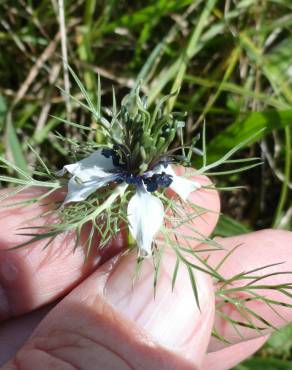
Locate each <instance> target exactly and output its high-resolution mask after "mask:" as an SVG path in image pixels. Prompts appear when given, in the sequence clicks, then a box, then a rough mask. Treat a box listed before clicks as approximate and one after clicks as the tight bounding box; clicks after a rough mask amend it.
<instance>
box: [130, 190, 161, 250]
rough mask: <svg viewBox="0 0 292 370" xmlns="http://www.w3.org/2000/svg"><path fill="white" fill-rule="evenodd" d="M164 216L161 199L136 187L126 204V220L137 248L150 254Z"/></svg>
mask: <svg viewBox="0 0 292 370" xmlns="http://www.w3.org/2000/svg"><path fill="white" fill-rule="evenodd" d="M163 218H164V207H163V204H162V202H161V200H160V199H159V198H157V197H155V196H153V195H151V194H149V193H148V192H147V191H146V190H145V189H142V188H140V189H137V192H136V194H135V195H133V197H132V198H131V200H130V202H129V204H128V220H129V224H130V232H131V234H132V236H133V237H134V238H135V240H136V242H137V245H138V248H139V249H140V250H141V251H143V252H144V253H146V254H151V247H152V242H153V238H154V236H155V234H156V233H157V231H158V230H159V229H160V227H161V225H162V223H163Z"/></svg>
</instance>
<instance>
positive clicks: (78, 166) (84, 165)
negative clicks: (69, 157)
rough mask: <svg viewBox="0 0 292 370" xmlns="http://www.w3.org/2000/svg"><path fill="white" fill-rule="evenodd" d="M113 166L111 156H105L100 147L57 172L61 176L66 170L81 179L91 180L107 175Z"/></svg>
mask: <svg viewBox="0 0 292 370" xmlns="http://www.w3.org/2000/svg"><path fill="white" fill-rule="evenodd" d="M114 168H115V167H114V164H113V161H112V158H111V157H109V158H106V157H105V156H104V155H103V154H102V149H98V150H96V151H95V152H93V153H92V154H91V155H90V156H88V157H87V158H84V159H82V160H81V161H78V162H76V163H73V164H67V165H66V166H64V167H63V170H61V171H59V173H58V174H59V175H61V176H62V175H64V173H65V171H68V172H70V173H71V174H72V175H74V176H77V177H78V178H79V179H81V180H82V181H91V180H93V179H96V178H101V177H106V176H109V173H110V171H112V170H113V169H114Z"/></svg>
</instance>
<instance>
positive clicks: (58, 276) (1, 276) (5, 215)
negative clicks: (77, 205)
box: [0, 189, 125, 320]
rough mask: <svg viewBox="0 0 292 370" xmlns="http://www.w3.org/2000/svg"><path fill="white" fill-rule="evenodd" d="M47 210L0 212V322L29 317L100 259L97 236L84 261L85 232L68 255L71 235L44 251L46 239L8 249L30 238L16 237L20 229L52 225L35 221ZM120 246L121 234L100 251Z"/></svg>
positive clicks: (27, 193)
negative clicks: (27, 315)
mask: <svg viewBox="0 0 292 370" xmlns="http://www.w3.org/2000/svg"><path fill="white" fill-rule="evenodd" d="M40 194H41V192H40V190H37V189H30V190H28V191H25V192H22V193H20V194H18V195H17V196H16V197H14V198H11V199H9V202H10V203H13V202H15V203H16V202H20V201H24V200H27V199H30V198H32V197H35V196H37V195H40ZM63 197H64V194H62V193H55V194H54V195H53V196H51V197H50V199H49V200H48V199H46V200H44V202H43V204H45V203H48V201H51V202H52V201H55V200H56V199H63ZM49 208H50V206H48V205H42V204H41V203H35V204H32V205H29V206H26V207H24V206H19V207H16V208H2V209H1V210H0V230H1V234H0V320H1V319H2V320H3V319H7V318H9V317H12V316H16V315H19V314H23V313H25V312H29V311H30V310H32V309H35V308H37V307H40V306H42V305H44V304H47V303H48V302H52V301H53V300H55V299H56V298H58V297H60V296H62V295H64V294H65V293H66V292H68V291H69V290H70V289H72V288H73V287H74V286H75V285H76V284H77V283H78V282H79V281H81V280H82V279H84V278H85V277H86V276H88V274H89V273H90V272H91V271H92V270H93V269H94V268H95V267H96V266H97V265H98V264H100V263H101V262H102V260H103V258H104V256H103V255H102V254H101V252H100V251H99V252H98V253H97V246H98V237H97V236H96V237H95V239H94V241H93V246H92V253H91V255H90V257H89V258H88V260H87V262H86V263H84V260H85V250H84V248H82V246H83V245H84V243H85V240H86V237H87V230H86V229H85V228H84V230H83V233H82V235H81V239H80V246H79V247H78V248H77V249H76V250H75V252H74V253H73V247H74V244H75V234H74V233H67V234H61V235H59V236H57V237H56V238H55V239H54V241H53V242H52V243H51V244H50V245H49V246H48V247H47V248H45V249H44V247H45V245H46V243H47V242H48V240H47V239H43V240H40V241H38V242H36V243H33V244H31V245H29V246H27V247H23V248H19V249H17V250H14V251H11V250H10V251H7V249H8V248H12V247H15V246H16V245H18V244H20V243H23V242H25V241H26V240H28V239H29V237H27V238H26V237H24V236H20V235H17V233H19V232H22V231H19V229H20V228H23V227H34V226H43V225H45V224H46V223H51V222H52V220H51V218H50V216H45V217H40V215H42V214H43V213H44V212H45V211H46V210H48V209H49ZM124 245H125V240H124V238H123V237H122V235H119V236H117V238H116V239H115V240H113V241H112V242H111V243H110V245H108V246H107V248H104V249H103V250H102V252H105V253H107V252H109V251H111V253H117V252H118V251H120V250H121V249H122V248H123V246H124Z"/></svg>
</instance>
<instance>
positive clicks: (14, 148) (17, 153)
mask: <svg viewBox="0 0 292 370" xmlns="http://www.w3.org/2000/svg"><path fill="white" fill-rule="evenodd" d="M6 140H7V148H8V150H9V152H10V154H11V156H12V158H13V161H14V163H15V164H16V166H17V167H18V168H20V169H21V170H23V171H24V172H26V173H28V167H27V161H26V159H25V157H24V154H23V151H22V147H21V144H20V141H19V140H18V137H17V134H16V131H15V128H14V126H13V124H12V122H11V114H8V117H7V124H6Z"/></svg>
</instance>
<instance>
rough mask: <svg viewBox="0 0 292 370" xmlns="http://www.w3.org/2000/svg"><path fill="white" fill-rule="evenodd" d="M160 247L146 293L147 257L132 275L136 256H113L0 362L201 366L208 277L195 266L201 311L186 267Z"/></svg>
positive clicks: (210, 303)
mask: <svg viewBox="0 0 292 370" xmlns="http://www.w3.org/2000/svg"><path fill="white" fill-rule="evenodd" d="M174 264H175V257H174V256H173V255H167V254H165V255H163V258H162V261H161V269H160V275H159V279H158V282H157V287H156V295H155V297H154V290H153V273H154V270H153V264H152V262H151V260H144V262H143V264H142V266H141V270H140V273H139V276H138V277H137V278H136V280H134V281H133V276H134V273H135V270H136V256H134V255H133V253H132V254H131V255H128V256H124V257H121V256H119V257H115V258H114V259H113V260H111V261H109V262H107V263H106V264H104V265H103V266H101V267H100V268H98V270H97V271H96V272H94V273H93V274H92V275H91V276H90V277H89V278H87V279H86V280H85V281H84V282H83V283H82V284H81V285H80V286H79V287H77V288H76V289H75V290H73V291H72V292H71V293H70V294H69V295H68V296H67V297H66V298H64V300H63V301H62V302H61V303H60V304H59V305H57V306H56V307H55V308H54V309H53V311H51V313H50V314H49V315H48V316H47V317H46V318H45V319H44V321H43V322H42V323H41V324H40V325H39V327H38V328H37V329H36V331H35V332H34V333H33V335H32V337H31V338H30V340H29V341H28V342H27V343H26V344H25V346H24V347H23V348H22V349H21V350H20V351H19V352H18V353H17V354H16V356H15V358H14V359H13V360H11V361H10V362H9V364H7V365H6V366H4V367H3V369H2V370H7V369H11V370H12V369H13V370H14V369H15V368H14V367H13V364H15V363H17V364H19V366H23V368H24V369H31V370H34V369H39V364H40V363H42V366H43V368H47V367H46V366H48V365H47V364H48V363H50V365H51V366H52V367H54V368H58V369H68V370H69V369H73V368H74V369H75V368H78V369H83V370H91V369H93V368H95V369H104V370H113V369H118V370H122V369H140V370H146V369H153V370H156V369H157V370H158V369H159V370H160V369H180V370H184V369H187V370H197V369H199V368H200V366H201V362H202V360H203V356H204V353H205V351H206V347H207V344H208V341H209V338H210V332H211V328H212V323H213V314H214V295H213V292H212V289H213V287H212V282H211V280H210V279H209V278H208V276H206V275H205V274H202V273H200V272H196V273H195V278H196V282H197V287H198V295H199V300H200V307H201V311H200V310H199V309H198V306H197V305H196V301H195V298H194V294H193V291H192V288H191V284H190V281H189V276H188V273H187V270H186V269H183V268H181V269H180V270H179V271H178V275H177V280H176V284H175V287H174V290H173V291H172V287H171V281H172V274H171V271H172V270H173V268H174Z"/></svg>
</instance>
